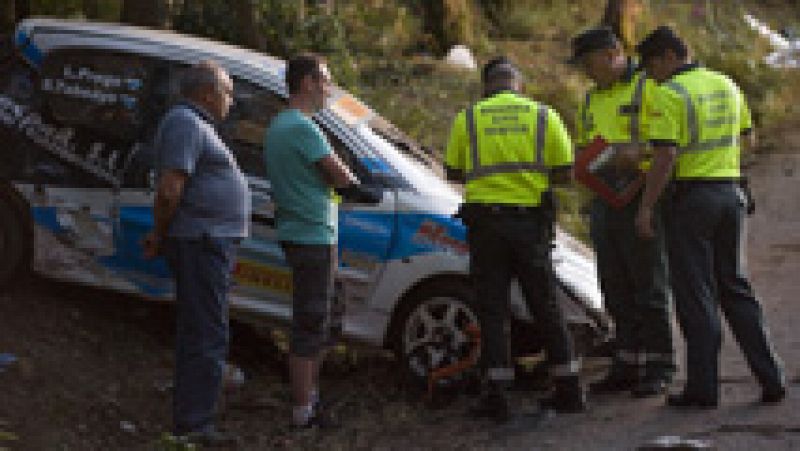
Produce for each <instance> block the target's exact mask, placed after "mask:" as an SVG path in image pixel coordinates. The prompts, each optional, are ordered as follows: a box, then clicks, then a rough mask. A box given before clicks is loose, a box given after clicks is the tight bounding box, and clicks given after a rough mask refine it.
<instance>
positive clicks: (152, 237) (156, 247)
mask: <svg viewBox="0 0 800 451" xmlns="http://www.w3.org/2000/svg"><path fill="white" fill-rule="evenodd" d="M142 248H143V250H142V253H143V254H144V258H145V259H147V260H149V259H151V258H155V257H158V255H159V254H160V253H161V240H160V239H159V238H158V237H157V236H156V233H155V232H150V233H148V234H147V235H145V237H144V239H143V240H142Z"/></svg>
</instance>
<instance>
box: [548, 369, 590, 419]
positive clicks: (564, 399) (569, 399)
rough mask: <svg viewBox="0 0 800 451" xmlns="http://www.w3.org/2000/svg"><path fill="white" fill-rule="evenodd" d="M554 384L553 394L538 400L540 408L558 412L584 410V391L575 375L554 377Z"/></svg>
mask: <svg viewBox="0 0 800 451" xmlns="http://www.w3.org/2000/svg"><path fill="white" fill-rule="evenodd" d="M555 385H556V390H555V391H554V392H553V394H552V395H550V396H548V397H547V398H544V399H541V400H540V401H539V406H540V407H541V408H542V409H550V410H555V411H556V412H558V413H578V412H583V411H584V410H586V392H585V391H584V390H583V387H581V385H580V383H579V382H578V378H577V377H569V378H565V379H562V380H559V379H556V381H555Z"/></svg>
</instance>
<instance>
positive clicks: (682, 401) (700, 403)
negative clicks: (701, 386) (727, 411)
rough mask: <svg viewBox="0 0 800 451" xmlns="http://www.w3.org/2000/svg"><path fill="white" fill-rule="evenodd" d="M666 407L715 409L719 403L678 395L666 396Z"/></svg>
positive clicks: (682, 394)
mask: <svg viewBox="0 0 800 451" xmlns="http://www.w3.org/2000/svg"><path fill="white" fill-rule="evenodd" d="M667 405H668V406H670V407H680V408H696V409H716V408H717V407H719V402H718V401H717V400H710V399H699V398H695V397H693V396H688V395H686V394H684V393H680V394H677V395H667Z"/></svg>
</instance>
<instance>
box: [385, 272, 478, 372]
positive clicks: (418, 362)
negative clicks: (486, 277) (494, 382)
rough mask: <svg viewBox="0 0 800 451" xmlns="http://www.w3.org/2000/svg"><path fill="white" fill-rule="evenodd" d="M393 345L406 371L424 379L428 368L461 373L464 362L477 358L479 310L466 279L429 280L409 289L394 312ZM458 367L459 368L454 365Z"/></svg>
mask: <svg viewBox="0 0 800 451" xmlns="http://www.w3.org/2000/svg"><path fill="white" fill-rule="evenodd" d="M397 320H398V321H397V322H396V323H395V324H396V331H395V334H394V335H395V349H396V352H397V353H398V355H399V356H400V357H401V358H402V359H403V365H404V366H405V367H406V369H407V371H408V372H409V374H410V375H411V376H412V377H413V378H414V379H416V380H418V381H420V382H427V380H428V376H429V375H430V373H431V372H432V371H436V370H441V369H443V368H446V367H449V368H451V369H453V371H452V372H449V371H447V372H445V373H449V374H448V376H447V379H449V380H452V379H460V378H462V377H463V376H464V375H465V371H464V369H463V367H468V366H471V365H469V364H467V362H469V361H472V360H474V361H475V362H477V361H478V360H479V359H480V329H481V319H480V313H479V311H478V310H477V309H476V308H475V303H474V301H473V296H472V293H471V292H470V287H469V285H468V283H467V282H466V281H461V280H456V279H454V280H446V281H440V282H437V283H431V284H428V285H426V286H423V287H420V288H419V289H417V290H415V291H414V292H412V293H411V294H410V295H409V296H408V297H407V299H406V300H405V302H404V305H403V306H402V308H401V310H400V311H399V312H398V317H397ZM456 367H459V369H456Z"/></svg>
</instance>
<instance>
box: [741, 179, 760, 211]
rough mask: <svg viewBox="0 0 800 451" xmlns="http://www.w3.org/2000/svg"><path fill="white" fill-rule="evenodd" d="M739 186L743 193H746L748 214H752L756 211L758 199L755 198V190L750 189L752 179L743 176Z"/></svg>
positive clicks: (745, 205)
mask: <svg viewBox="0 0 800 451" xmlns="http://www.w3.org/2000/svg"><path fill="white" fill-rule="evenodd" d="M739 187H740V188H741V189H742V193H743V194H744V199H745V204H744V208H745V212H746V213H747V216H750V215H752V214H753V213H755V212H756V200H755V198H753V192H752V191H751V190H750V179H748V178H747V177H742V179H741V180H739Z"/></svg>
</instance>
